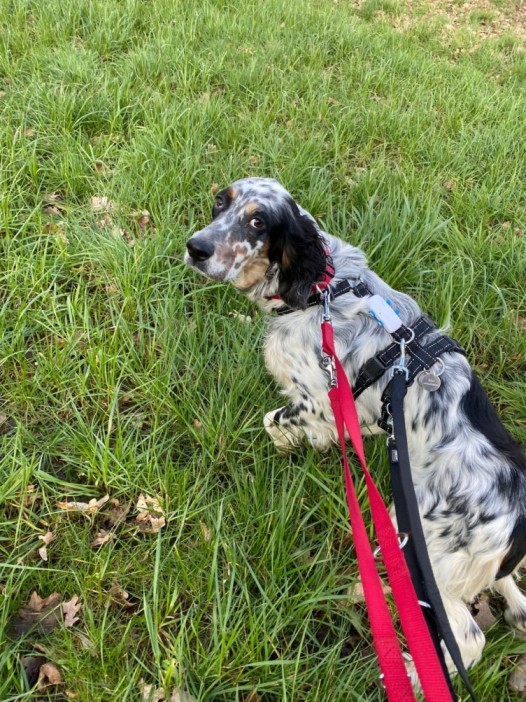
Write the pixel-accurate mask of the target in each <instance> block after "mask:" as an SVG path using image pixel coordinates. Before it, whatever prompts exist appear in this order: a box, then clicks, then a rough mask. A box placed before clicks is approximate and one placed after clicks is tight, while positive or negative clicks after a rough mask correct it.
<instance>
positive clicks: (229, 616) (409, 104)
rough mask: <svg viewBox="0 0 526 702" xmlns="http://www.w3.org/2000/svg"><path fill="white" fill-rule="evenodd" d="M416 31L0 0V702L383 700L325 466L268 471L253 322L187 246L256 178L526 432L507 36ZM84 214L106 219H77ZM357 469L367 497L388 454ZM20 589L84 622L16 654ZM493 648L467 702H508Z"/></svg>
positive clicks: (518, 51)
mask: <svg viewBox="0 0 526 702" xmlns="http://www.w3.org/2000/svg"><path fill="white" fill-rule="evenodd" d="M492 7H493V8H494V11H495V12H496V11H497V10H498V11H499V12H500V11H504V10H505V11H506V12H508V13H509V14H510V13H511V14H513V12H515V11H516V10H517V6H516V5H515V4H514V3H511V2H507V0H502V2H499V3H498V5H493V6H492ZM419 12H420V13H421V12H422V8H421V7H420V9H418V8H417V9H416V10H415V8H413V6H411V5H408V6H405V5H403V4H399V3H394V2H391V1H389V2H376V1H375V2H367V3H365V4H363V6H361V7H359V6H358V5H355V4H352V3H351V4H348V3H344V2H332V1H329V0H311V1H310V2H308V3H306V2H303V1H302V0H289V2H287V3H286V4H285V3H280V2H278V1H277V0H268V1H267V2H265V3H249V4H248V5H247V4H246V5H244V6H241V5H239V3H224V2H217V1H215V0H200V2H193V1H192V2H183V1H182V0H151V1H150V2H140V1H139V0H70V2H68V3H63V2H59V1H58V0H49V2H47V3H35V2H32V1H31V0H2V2H1V3H0V24H1V31H2V38H3V42H2V46H1V53H0V102H1V106H2V120H1V123H0V133H1V134H0V155H1V161H2V172H1V175H0V179H1V180H0V247H1V258H0V260H1V267H0V305H1V306H0V309H1V316H0V324H1V331H2V334H1V341H0V348H1V354H0V384H1V385H0V403H1V407H0V412H1V416H0V420H1V427H0V431H1V436H0V442H1V451H0V476H1V483H2V487H1V488H0V503H1V505H2V512H1V514H2V516H1V518H0V554H1V559H2V566H1V567H0V598H1V599H0V698H1V699H2V700H4V701H5V702H7V701H8V700H9V701H13V702H14V700H23V699H35V698H50V699H71V700H80V701H81V702H88V701H89V702H92V701H99V700H100V701H110V700H119V702H121V701H122V702H124V701H130V702H131V701H133V700H140V699H143V693H142V692H141V689H140V686H139V681H140V680H141V679H142V680H143V681H144V682H145V683H147V684H150V685H153V686H154V689H156V688H161V687H163V688H164V689H165V691H166V694H167V696H168V697H169V694H170V690H172V689H173V688H174V687H176V686H180V687H182V688H184V689H185V690H187V691H188V692H189V693H191V694H192V695H193V696H194V697H195V698H196V699H197V700H199V701H201V700H202V701H203V702H207V701H208V700H210V701H211V700H221V701H224V702H258V701H259V700H261V701H262V702H270V701H277V700H279V701H283V702H292V701H294V702H296V701H298V702H300V701H301V700H306V701H307V700H308V701H309V702H316V701H318V700H319V701H323V702H327V701H329V700H330V701H331V702H338V701H340V700H341V701H343V700H345V701H347V700H367V702H369V701H371V702H372V701H374V700H380V699H382V697H383V693H382V691H381V690H380V688H379V687H378V686H377V684H376V682H375V681H376V677H377V669H376V664H375V661H374V656H373V655H372V652H371V649H370V635H369V630H368V626H367V620H366V617H365V615H364V611H363V607H362V605H360V604H358V605H357V604H353V602H352V601H351V600H350V598H349V596H348V591H349V588H352V586H353V585H354V584H355V582H356V565H355V562H354V554H353V550H352V546H350V541H349V536H348V528H347V517H346V510H345V504H344V498H343V491H342V480H341V475H340V468H339V459H338V455H337V451H333V452H330V453H329V454H327V455H323V456H320V455H318V454H316V453H315V452H313V451H311V450H310V449H307V448H305V449H302V450H300V451H298V452H297V453H295V454H294V455H291V456H288V457H283V456H281V455H277V454H276V452H275V450H274V449H273V447H272V445H271V444H270V443H269V440H268V439H267V438H266V436H265V433H264V431H263V430H262V416H263V414H264V412H265V411H267V410H269V409H271V408H272V407H274V406H277V404H278V403H279V402H280V398H279V391H278V389H277V388H276V387H275V386H274V385H273V383H271V382H269V379H268V377H267V376H266V375H265V372H264V369H263V362H262V358H261V355H260V353H259V348H260V346H261V341H262V335H263V333H264V322H263V320H262V318H261V316H260V315H259V314H258V313H257V312H256V311H255V310H253V309H252V308H251V306H250V305H248V303H247V302H246V301H245V300H244V299H242V298H241V297H240V296H238V295H237V294H236V293H235V292H234V291H233V290H230V289H227V288H226V287H224V286H221V285H215V284H211V283H205V282H203V281H201V280H199V279H198V278H197V277H196V276H195V275H194V274H192V273H191V272H190V271H188V270H186V269H185V267H184V266H183V264H182V252H183V250H184V242H185V241H186V239H187V237H188V236H189V233H191V232H192V231H194V230H195V228H197V227H199V226H200V225H202V224H203V223H204V222H206V221H207V218H208V210H209V207H210V195H209V191H210V189H211V187H212V185H213V184H214V183H221V184H226V183H228V182H230V181H231V180H234V179H236V178H239V177H242V176H244V175H248V174H255V175H270V176H274V177H277V178H279V179H280V180H281V181H282V182H283V183H284V184H285V185H286V186H287V187H288V189H289V190H290V191H291V192H292V193H293V194H294V195H295V196H296V197H297V198H298V200H299V201H300V202H301V203H302V204H303V205H304V206H305V207H307V208H308V209H309V210H310V211H311V212H313V214H315V215H316V216H318V217H319V218H320V220H321V221H322V223H323V224H324V225H325V226H326V227H327V229H328V230H329V231H331V232H333V233H334V234H336V235H338V236H341V237H343V238H344V239H347V240H348V241H351V242H353V243H356V244H359V245H362V246H363V247H364V248H365V249H366V250H367V252H368V255H369V257H370V260H371V263H372V265H373V266H374V267H375V268H376V270H377V271H378V272H379V273H380V274H381V275H382V276H383V277H385V278H386V279H388V280H389V281H390V282H391V283H392V284H394V285H396V286H398V287H400V288H403V289H404V290H407V291H409V292H411V293H413V294H414V295H416V296H417V297H418V299H419V300H420V302H421V303H422V306H423V307H424V308H426V309H427V310H429V312H430V313H431V314H432V315H433V316H434V317H435V319H436V320H437V321H438V322H439V323H441V324H449V325H450V328H451V330H452V333H453V334H454V335H455V337H456V338H458V339H459V341H460V342H461V343H462V344H463V345H464V346H465V347H466V349H467V352H468V355H469V357H470V359H471V361H472V362H473V364H474V366H475V367H476V368H477V369H478V371H479V373H480V374H481V376H482V378H483V380H484V383H485V386H486V387H487V389H488V391H489V393H490V395H491V396H492V398H493V399H494V401H495V403H496V404H497V406H498V408H499V410H500V411H501V413H502V415H503V417H504V419H505V421H506V423H507V424H508V426H509V427H510V428H511V429H512V431H513V432H514V433H515V435H516V436H517V437H518V438H519V439H521V440H523V441H524V440H526V420H525V417H526V404H525V398H526V382H525V376H524V371H525V355H526V340H525V334H524V325H525V323H526V321H525V320H526V234H525V232H526V200H525V190H524V182H525V180H526V158H525V155H526V154H525V147H524V144H525V136H526V135H525V128H524V113H525V109H526V97H525V96H524V79H525V76H526V71H525V65H526V64H525V59H524V52H523V50H522V48H521V47H520V42H519V39H517V38H516V37H515V36H514V35H512V34H509V33H508V34H506V35H504V36H498V37H491V36H490V37H487V38H483V39H481V40H480V41H478V39H477V42H478V43H477V45H476V46H475V45H474V43H473V42H474V39H473V36H472V35H471V34H469V33H466V32H468V30H469V31H471V30H472V27H473V23H472V22H471V20H470V19H469V13H466V18H467V19H466V21H465V24H467V25H469V27H467V28H465V27H460V28H457V30H456V33H455V36H454V37H452V36H449V38H446V37H445V36H444V34H441V33H440V32H438V31H437V26H439V24H440V18H438V20H437V21H438V25H436V24H433V22H430V21H429V22H427V23H426V20H420V19H419V17H421V15H419V14H418V13H419ZM415 13H416V14H415ZM477 17H478V18H479V20H480V19H481V17H482V15H481V14H480V13H479V14H478V15H477ZM404 18H406V19H407V20H408V22H409V24H408V27H407V28H405V27H404V26H403V22H402V20H403V19H404ZM415 18H416V20H415V21H416V23H415V24H412V20H413V19H415ZM470 23H471V24H470ZM470 28H471V29H470ZM463 32H464V33H463ZM462 42H464V44H463V43H462ZM462 46H465V47H467V48H468V49H470V50H467V51H460V49H461V48H462ZM474 46H475V49H473V47H474ZM459 47H460V48H459ZM94 197H97V198H101V197H105V198H108V200H109V201H110V202H111V203H112V204H113V207H112V208H111V210H110V211H104V209H102V210H100V209H99V210H96V211H94V210H93V202H92V198H94ZM99 205H100V202H99ZM144 210H147V211H148V212H149V215H148V216H145V215H144V214H143V211H144ZM233 312H236V313H241V315H251V316H252V321H251V322H246V321H244V320H243V318H242V317H238V316H231V313H233ZM368 456H369V459H370V463H371V466H373V467H374V470H375V472H376V474H377V476H378V480H379V483H380V485H381V487H382V490H383V492H384V493H385V494H388V490H389V487H388V484H387V473H386V462H385V455H384V447H383V442H382V441H379V442H378V443H375V441H374V440H372V442H371V443H370V445H369V448H368ZM360 491H361V492H362V493H363V488H362V487H361V485H360ZM140 493H144V494H148V495H152V496H154V495H156V496H157V497H158V498H159V499H160V501H161V503H162V506H163V509H164V511H165V515H166V521H167V524H166V526H165V527H164V528H162V529H161V530H160V531H159V532H158V534H142V533H139V532H138V530H137V528H136V525H135V523H134V517H135V513H134V507H133V506H134V505H135V503H136V501H137V498H138V496H139V494H140ZM105 494H109V495H110V497H111V498H113V499H116V500H119V502H120V504H121V505H126V504H128V503H129V504H130V505H131V509H130V512H129V517H128V518H127V519H126V520H125V521H124V522H123V523H121V524H118V525H114V526H112V527H111V531H112V532H113V534H114V537H115V538H114V539H113V540H112V541H111V542H109V543H108V544H105V545H104V546H102V547H101V548H100V549H98V550H96V549H93V548H91V546H90V544H91V541H92V540H93V538H94V537H95V535H96V534H97V532H98V531H99V530H100V528H102V527H103V526H107V520H106V517H105V516H104V515H105V508H103V509H101V511H100V513H99V514H95V515H93V516H91V517H86V516H84V515H82V514H80V515H79V514H74V513H70V512H67V513H66V512H64V511H63V510H60V509H59V507H58V502H60V501H61V500H64V499H65V498H67V499H70V500H72V499H76V500H85V501H87V500H89V499H91V498H100V497H102V496H104V495H105ZM105 520H106V521H105ZM48 530H50V531H52V532H53V533H54V534H55V536H56V538H55V541H54V542H53V543H51V544H50V545H49V546H48V561H47V562H44V561H42V560H41V559H40V558H39V556H38V554H37V550H38V548H39V547H40V546H41V544H42V542H41V541H40V540H39V539H38V536H39V535H43V534H44V533H45V532H46V531H48ZM123 589H124V590H125V591H126V592H128V593H129V603H131V604H132V605H133V606H131V607H129V606H125V604H123V601H122V598H120V599H119V597H117V596H116V595H115V593H116V592H120V591H121V590H123ZM33 590H37V591H38V592H39V594H40V595H41V596H42V597H45V596H47V595H49V594H51V592H53V591H57V592H60V593H61V594H63V595H64V598H69V597H71V596H73V595H75V594H77V595H78V596H79V598H80V600H81V601H82V610H81V614H80V621H79V622H78V623H77V624H76V625H75V626H74V627H72V628H68V629H65V628H57V629H55V630H54V631H52V632H50V633H49V634H47V635H46V636H36V635H35V634H31V633H30V634H28V635H27V636H26V637H23V638H21V639H18V640H14V639H13V637H12V632H11V629H10V620H11V618H12V617H13V615H14V614H16V613H17V612H18V610H19V608H20V606H21V605H22V604H24V603H25V602H27V600H28V598H29V595H30V594H31V592H32V591H33ZM488 639H489V644H488V646H487V648H486V649H485V654H484V659H483V662H482V663H481V664H480V665H479V666H477V667H476V668H475V669H474V671H473V674H472V678H473V681H474V685H475V688H476V690H477V692H478V694H479V696H480V699H483V700H499V701H500V700H514V699H518V698H517V697H516V696H514V693H513V692H510V691H509V690H508V688H507V682H506V680H507V676H508V674H509V672H510V671H511V670H512V669H513V663H514V661H515V660H516V658H517V656H518V655H519V654H522V653H524V652H526V645H525V644H524V643H523V642H521V641H519V640H518V639H514V638H513V637H512V635H510V634H509V633H508V632H507V630H506V629H505V627H504V626H503V625H502V623H501V621H500V620H499V621H498V622H497V624H496V625H494V627H492V630H491V631H490V632H489V635H488ZM35 643H37V644H38V645H39V646H40V647H41V650H42V651H44V653H43V654H42V655H45V656H46V657H47V658H49V660H51V661H53V662H54V663H56V664H57V665H58V666H59V667H60V669H61V672H62V676H63V678H64V684H63V685H62V686H60V687H59V688H56V689H51V690H49V691H47V692H45V691H44V692H42V693H36V692H32V691H30V690H28V688H27V685H26V684H25V682H24V677H23V675H22V671H21V667H20V656H21V655H24V654H27V653H31V652H32V651H34V644H35Z"/></svg>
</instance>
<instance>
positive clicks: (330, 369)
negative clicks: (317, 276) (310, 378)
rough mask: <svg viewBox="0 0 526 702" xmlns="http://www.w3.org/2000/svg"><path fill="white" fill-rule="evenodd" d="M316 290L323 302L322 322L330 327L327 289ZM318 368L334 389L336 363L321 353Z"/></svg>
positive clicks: (328, 293) (330, 318)
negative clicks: (327, 377)
mask: <svg viewBox="0 0 526 702" xmlns="http://www.w3.org/2000/svg"><path fill="white" fill-rule="evenodd" d="M316 290H317V292H318V294H319V295H320V296H321V299H322V301H323V321H324V322H327V323H328V324H330V325H331V326H332V317H331V310H330V306H329V301H330V292H329V288H328V287H327V288H319V287H318V286H316ZM320 367H321V368H322V369H323V370H324V371H325V372H326V373H327V375H328V376H329V387H330V388H334V387H336V384H337V381H336V363H335V361H334V357H333V356H329V355H328V354H326V353H324V352H323V349H322V353H321V359H320Z"/></svg>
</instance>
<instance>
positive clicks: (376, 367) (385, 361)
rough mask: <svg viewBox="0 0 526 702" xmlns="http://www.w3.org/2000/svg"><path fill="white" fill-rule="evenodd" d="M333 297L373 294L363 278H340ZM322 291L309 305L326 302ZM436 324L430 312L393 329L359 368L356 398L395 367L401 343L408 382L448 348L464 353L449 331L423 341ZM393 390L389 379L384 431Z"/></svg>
mask: <svg viewBox="0 0 526 702" xmlns="http://www.w3.org/2000/svg"><path fill="white" fill-rule="evenodd" d="M328 290H329V294H330V299H331V300H334V299H335V298H336V297H340V296H341V295H345V294H346V293H349V292H352V293H353V294H354V295H355V296H356V297H367V296H369V295H372V294H373V293H372V292H371V290H370V289H369V288H368V287H367V285H366V284H365V283H364V282H363V281H358V282H357V283H352V282H351V281H349V280H340V281H339V282H338V283H336V285H329V286H328ZM323 294H324V293H323V292H313V293H312V295H310V296H309V298H308V300H307V307H314V306H316V305H321V304H323ZM296 311H297V310H295V309H293V308H292V307H287V306H284V307H280V308H278V309H277V310H276V314H277V315H278V316H282V315H285V314H290V313H291V312H296ZM436 329H437V327H436V325H435V323H434V322H433V320H432V319H431V318H430V317H428V316H427V315H422V316H421V317H419V318H418V319H417V320H416V322H415V323H414V324H413V326H412V327H406V326H405V325H402V326H401V327H400V328H399V329H397V330H396V331H394V332H391V337H392V338H393V342H392V343H391V344H390V345H389V346H388V347H387V348H385V349H384V350H383V351H380V352H379V353H377V354H376V356H373V357H372V358H370V359H369V360H368V361H366V362H365V363H364V364H363V366H362V367H361V368H360V370H359V371H358V376H357V378H356V380H355V382H354V385H353V388H352V391H353V395H354V399H356V398H357V397H359V395H361V394H362V392H364V391H365V390H367V388H369V387H370V386H371V385H373V384H374V383H376V381H377V380H379V379H380V378H381V377H382V376H383V374H384V373H386V372H387V371H388V370H390V369H391V368H393V366H394V365H395V361H396V360H397V359H398V358H399V357H400V342H401V341H402V340H403V341H405V349H406V351H407V352H408V353H409V355H410V358H409V360H408V362H407V366H406V385H407V386H409V385H412V383H413V382H414V381H415V378H416V377H417V375H418V374H419V373H421V372H422V371H427V370H429V369H430V368H431V367H432V366H434V365H435V363H437V361H438V360H439V358H440V356H441V355H442V354H443V353H447V352H448V351H455V352H457V353H461V354H465V351H464V349H463V348H462V346H460V344H459V343H458V342H457V341H455V339H451V338H450V337H449V336H447V335H446V334H442V333H440V334H438V335H436V336H435V337H434V338H433V339H432V340H431V341H428V342H427V343H426V344H424V345H423V344H421V343H420V340H421V339H422V338H423V337H424V336H427V335H428V334H431V333H432V332H434V331H436ZM391 393H392V380H391V381H390V382H389V384H388V385H387V387H386V388H385V390H384V392H383V394H382V413H381V417H380V419H379V420H378V426H379V427H381V429H383V430H384V431H389V429H390V427H391V423H390V421H389V420H390V414H389V411H388V409H389V403H390V400H391Z"/></svg>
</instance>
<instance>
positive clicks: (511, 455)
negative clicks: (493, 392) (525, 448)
mask: <svg viewBox="0 0 526 702" xmlns="http://www.w3.org/2000/svg"><path fill="white" fill-rule="evenodd" d="M461 408H462V410H463V412H464V414H465V415H466V417H467V418H468V419H469V421H470V422H471V424H472V426H473V427H474V429H476V430H477V431H479V432H480V433H481V434H483V435H484V436H485V437H486V439H487V440H488V441H489V442H490V444H491V445H492V446H493V447H494V448H495V449H496V450H497V451H498V452H499V453H501V454H503V455H504V456H505V457H506V458H507V459H508V461H509V462H510V463H512V464H514V466H516V467H517V468H518V469H519V471H520V472H521V473H522V475H523V477H524V480H525V486H526V457H525V456H524V454H523V453H522V450H521V446H520V444H519V443H518V442H517V441H515V439H514V438H513V436H511V434H510V433H509V431H508V430H507V429H506V427H505V426H504V424H503V423H502V422H501V419H500V417H499V415H498V414H497V412H496V410H495V408H494V407H493V405H492V404H491V402H490V401H489V398H488V396H487V395H486V392H485V391H484V388H483V387H482V385H481V384H480V381H479V379H478V378H477V376H476V375H475V373H473V372H472V373H471V386H470V388H469V390H468V391H467V393H466V394H465V395H464V397H463V398H462V401H461Z"/></svg>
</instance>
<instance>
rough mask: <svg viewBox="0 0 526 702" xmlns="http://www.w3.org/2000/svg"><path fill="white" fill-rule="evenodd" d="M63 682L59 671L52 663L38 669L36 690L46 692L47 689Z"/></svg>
mask: <svg viewBox="0 0 526 702" xmlns="http://www.w3.org/2000/svg"><path fill="white" fill-rule="evenodd" d="M62 682H63V680H62V675H61V673H60V670H59V669H58V668H57V666H56V665H55V664H54V663H49V662H47V663H44V665H42V666H41V667H40V671H39V674H38V680H37V690H46V689H47V688H48V687H53V686H54V685H60V684H61V683H62Z"/></svg>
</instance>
